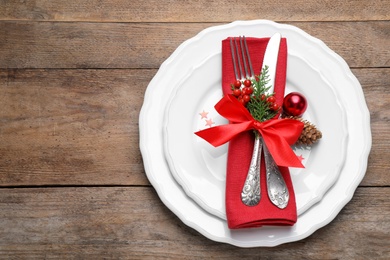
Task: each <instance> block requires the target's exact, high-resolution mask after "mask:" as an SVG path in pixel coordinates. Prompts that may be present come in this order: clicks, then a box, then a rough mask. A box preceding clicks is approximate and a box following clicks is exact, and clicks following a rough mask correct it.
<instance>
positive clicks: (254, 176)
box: [241, 133, 261, 206]
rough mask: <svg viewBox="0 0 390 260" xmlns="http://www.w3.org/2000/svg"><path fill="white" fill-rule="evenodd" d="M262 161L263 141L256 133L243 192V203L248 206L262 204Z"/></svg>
mask: <svg viewBox="0 0 390 260" xmlns="http://www.w3.org/2000/svg"><path fill="white" fill-rule="evenodd" d="M260 160H261V141H260V135H259V134H257V133H256V134H255V142H254V146H253V153H252V159H251V163H250V166H249V170H248V174H247V176H246V180H245V184H244V187H243V188H242V192H241V201H242V202H243V203H244V204H245V205H247V206H255V205H257V204H259V202H260V197H261V195H260Z"/></svg>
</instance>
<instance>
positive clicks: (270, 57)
mask: <svg viewBox="0 0 390 260" xmlns="http://www.w3.org/2000/svg"><path fill="white" fill-rule="evenodd" d="M280 39H281V35H280V33H275V34H274V35H272V37H271V38H270V39H269V42H268V45H267V47H266V49H265V54H264V58H263V65H262V67H261V71H260V72H262V71H263V69H264V68H265V66H268V79H269V81H268V84H267V87H270V88H269V90H268V91H267V92H268V94H272V93H273V92H274V83H275V75H276V64H277V61H278V54H279V46H280Z"/></svg>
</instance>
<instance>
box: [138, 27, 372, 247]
mask: <svg viewBox="0 0 390 260" xmlns="http://www.w3.org/2000/svg"><path fill="white" fill-rule="evenodd" d="M275 32H280V33H282V34H283V35H284V37H286V38H288V39H289V49H295V50H296V52H297V53H299V54H300V55H301V56H302V58H304V59H305V60H306V61H308V62H310V64H315V65H316V67H319V68H321V73H322V74H323V75H324V76H325V77H326V78H327V80H328V81H329V82H330V84H331V85H332V86H334V88H335V89H336V90H337V92H338V94H339V95H340V99H341V101H342V104H343V106H344V107H345V110H346V114H347V125H348V136H349V140H348V144H347V155H346V160H345V164H344V167H343V169H342V171H341V174H340V177H339V179H338V180H337V182H336V183H335V184H334V185H333V186H332V187H331V188H330V189H329V190H328V192H327V193H326V194H325V196H324V197H323V198H322V200H321V201H319V202H318V203H317V204H315V205H313V206H312V207H311V208H310V209H309V210H307V211H306V212H305V213H304V214H302V215H300V216H299V217H298V221H297V223H296V224H295V225H294V226H292V227H263V228H253V229H241V230H230V229H229V228H228V227H227V223H226V221H225V220H223V219H221V218H219V217H216V216H214V215H212V214H209V213H208V212H206V211H205V210H203V209H202V208H201V207H200V206H199V205H198V204H197V203H196V202H195V201H194V200H192V199H191V198H189V197H188V196H187V195H186V193H185V192H184V190H183V189H182V188H181V186H180V185H179V184H178V183H177V182H176V181H175V179H174V178H173V176H172V175H171V173H170V169H169V167H168V164H167V162H166V160H165V154H164V149H163V117H164V111H165V108H166V105H167V102H168V100H169V98H170V96H171V95H172V91H173V89H174V87H175V86H176V85H177V84H178V83H179V82H180V80H181V79H182V77H180V75H182V76H184V75H186V74H187V73H188V72H189V71H191V69H192V66H193V64H200V63H201V62H202V61H203V60H204V59H206V58H207V57H208V56H209V55H210V54H212V53H217V52H218V51H219V46H220V42H221V40H222V39H225V38H226V37H229V36H232V35H233V36H234V35H248V36H249V35H250V36H253V37H269V36H271V35H272V34H274V33H275ZM139 124H140V149H141V153H142V157H143V160H144V167H145V172H146V174H147V177H148V179H149V181H150V182H151V184H152V185H153V187H154V188H155V189H156V191H157V193H158V195H159V197H160V199H161V200H162V201H163V203H164V204H165V205H166V206H167V207H168V208H169V209H170V210H171V211H172V212H173V213H174V214H176V215H177V216H178V217H179V218H180V219H181V220H182V221H183V222H184V223H185V224H186V225H188V226H189V227H192V228H194V229H195V230H197V231H198V232H200V233H201V234H203V235H204V236H206V237H207V238H209V239H212V240H214V241H219V242H224V243H229V244H232V245H236V246H240V247H256V246H276V245H279V244H282V243H288V242H293V241H297V240H301V239H303V238H305V237H308V236H309V235H311V234H312V233H313V232H315V231H316V230H318V229H319V228H321V227H323V226H325V225H327V224H328V223H329V222H330V221H332V220H333V219H334V218H335V217H336V216H337V214H338V213H339V212H340V210H341V209H342V208H343V207H344V206H345V204H346V203H348V202H349V201H350V200H351V198H352V196H353V194H354V191H355V190H356V188H357V186H358V185H359V183H360V181H361V180H362V178H363V177H364V174H365V171H366V167H367V158H368V154H369V152H370V149H371V132H370V118H369V113H368V109H367V105H366V103H365V100H364V95H363V92H362V89H361V86H360V84H359V82H358V81H357V79H356V77H355V76H354V75H353V74H352V72H351V71H350V69H349V67H348V65H347V64H346V62H345V61H344V60H343V59H342V58H341V57H340V56H339V55H337V54H336V53H334V52H333V51H332V50H330V49H329V48H328V47H327V46H326V45H325V44H324V43H323V42H322V41H320V40H318V39H316V38H314V37H312V36H310V35H308V34H307V33H305V32H304V31H302V30H300V29H299V28H297V27H294V26H290V25H285V24H278V23H274V22H271V21H266V20H254V21H237V22H234V23H230V24H227V25H222V26H215V27H210V28H208V29H205V30H203V31H202V32H200V33H199V34H198V35H196V36H195V37H193V38H191V39H189V40H187V41H185V42H184V43H182V44H181V45H180V46H179V47H178V48H177V49H176V50H175V52H174V53H173V54H172V55H171V56H170V57H169V58H168V59H167V60H166V61H165V62H164V63H163V64H162V65H161V67H160V69H159V70H158V72H157V74H156V75H155V77H154V78H153V79H152V81H151V82H150V83H149V86H148V88H147V90H146V93H145V99H144V104H143V106H142V109H141V113H140V119H139Z"/></svg>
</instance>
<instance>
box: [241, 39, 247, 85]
mask: <svg viewBox="0 0 390 260" xmlns="http://www.w3.org/2000/svg"><path fill="white" fill-rule="evenodd" d="M239 39H240V49H241V57H242V62H243V63H244V69H245V75H246V77H247V78H249V72H248V67H247V64H246V58H245V50H244V48H245V47H244V44H243V42H242V40H243V38H242V37H241V36H240V38H239ZM246 55H248V52H246Z"/></svg>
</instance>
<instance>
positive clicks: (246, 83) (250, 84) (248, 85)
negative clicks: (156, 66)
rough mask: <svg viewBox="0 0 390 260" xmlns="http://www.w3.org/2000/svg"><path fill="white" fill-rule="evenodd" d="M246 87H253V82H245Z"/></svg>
mask: <svg viewBox="0 0 390 260" xmlns="http://www.w3.org/2000/svg"><path fill="white" fill-rule="evenodd" d="M244 86H245V87H250V86H252V81H250V80H249V79H246V80H244Z"/></svg>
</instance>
